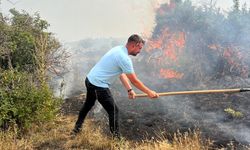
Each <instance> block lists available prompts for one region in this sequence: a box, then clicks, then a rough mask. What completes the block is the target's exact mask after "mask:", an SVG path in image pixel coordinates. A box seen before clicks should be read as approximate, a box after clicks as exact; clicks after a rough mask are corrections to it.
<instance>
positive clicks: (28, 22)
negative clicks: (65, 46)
mask: <svg viewBox="0 0 250 150" xmlns="http://www.w3.org/2000/svg"><path fill="white" fill-rule="evenodd" d="M10 13H11V14H12V17H11V18H4V17H3V15H2V13H0V128H2V129H8V128H11V127H14V126H15V125H17V127H18V129H20V131H24V130H25V129H27V128H28V127H29V126H30V125H31V124H32V123H35V122H38V123H39V122H43V121H48V120H50V119H52V118H54V117H55V115H56V113H57V112H58V109H59V106H60V103H61V99H58V98H55V97H54V96H53V93H52V90H51V89H50V88H49V86H48V73H47V72H48V70H49V68H53V67H55V68H56V67H57V66H63V65H62V64H61V62H62V61H64V62H66V61H65V59H64V58H63V57H64V55H63V54H65V53H64V51H60V49H59V48H60V43H59V42H58V41H57V39H56V38H55V37H53V35H52V34H51V33H49V32H47V31H46V30H47V28H48V26H49V24H48V23H47V21H46V20H43V19H41V18H40V16H39V14H35V15H33V16H31V15H29V14H28V13H26V12H24V11H23V12H19V11H17V10H15V9H11V10H10ZM53 69H54V68H53Z"/></svg>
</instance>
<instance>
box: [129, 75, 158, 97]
mask: <svg viewBox="0 0 250 150" xmlns="http://www.w3.org/2000/svg"><path fill="white" fill-rule="evenodd" d="M126 77H127V78H128V79H129V80H130V82H131V83H132V84H133V85H134V86H135V87H136V88H138V89H139V90H141V91H142V92H144V93H146V94H147V95H148V97H150V98H158V97H159V95H158V94H157V93H156V92H155V91H153V90H150V89H149V88H148V87H146V86H145V85H144V84H143V83H142V82H141V81H140V80H139V79H138V78H137V76H136V74H135V73H131V74H126Z"/></svg>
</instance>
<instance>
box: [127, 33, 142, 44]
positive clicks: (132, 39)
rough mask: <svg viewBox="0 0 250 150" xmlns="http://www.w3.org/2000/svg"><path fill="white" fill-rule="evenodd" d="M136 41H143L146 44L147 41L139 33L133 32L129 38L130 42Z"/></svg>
mask: <svg viewBox="0 0 250 150" xmlns="http://www.w3.org/2000/svg"><path fill="white" fill-rule="evenodd" d="M130 42H135V43H143V44H145V41H144V40H143V39H142V38H141V37H140V36H139V35H137V34H133V35H131V36H130V37H129V38H128V43H130Z"/></svg>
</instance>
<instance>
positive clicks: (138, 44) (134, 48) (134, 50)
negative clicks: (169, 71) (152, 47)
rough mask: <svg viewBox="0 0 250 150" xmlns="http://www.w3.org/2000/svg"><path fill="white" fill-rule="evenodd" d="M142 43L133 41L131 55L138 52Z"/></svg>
mask: <svg viewBox="0 0 250 150" xmlns="http://www.w3.org/2000/svg"><path fill="white" fill-rule="evenodd" d="M143 45H144V44H143V43H134V44H133V50H132V52H131V55H133V56H136V55H137V54H138V53H140V52H141V49H142V47H143Z"/></svg>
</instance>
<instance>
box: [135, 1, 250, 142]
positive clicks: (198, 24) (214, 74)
mask: <svg viewBox="0 0 250 150" xmlns="http://www.w3.org/2000/svg"><path fill="white" fill-rule="evenodd" d="M249 18H250V10H249V9H247V8H242V9H240V10H238V11H237V10H231V11H230V12H228V14H224V13H222V12H221V11H220V9H219V8H216V7H214V6H200V7H194V6H193V5H192V3H191V2H190V1H183V2H182V1H174V0H172V1H171V2H170V3H169V4H163V5H161V7H160V8H159V9H158V10H157V16H156V26H155V29H154V31H153V34H152V37H151V38H149V39H148V42H147V47H146V49H145V51H146V53H144V54H143V55H141V57H142V58H140V59H137V61H136V65H135V66H142V65H143V64H144V65H147V67H145V68H140V69H139V70H140V71H139V72H138V73H139V76H140V77H141V78H142V80H143V81H145V82H146V83H150V85H149V86H150V87H151V88H153V89H156V90H157V91H159V92H166V91H180V90H198V89H201V90H202V89H203V90H205V89H220V88H240V87H249V85H250V82H249V81H250V80H249V67H250V61H249V54H250V53H249V47H250V45H249V44H250V38H249V36H247V35H249V34H250V28H249V23H250V19H249ZM149 68H150V69H149ZM248 97H249V94H248V93H244V94H242V93H239V94H231V95H228V94H212V95H211V94H210V95H191V96H172V97H162V98H161V100H160V101H161V103H162V105H161V107H160V108H159V109H158V111H160V112H165V114H164V115H163V116H162V117H165V118H168V119H169V118H170V119H172V120H175V122H176V123H177V124H179V125H183V124H184V126H187V128H189V127H190V128H191V127H192V126H195V127H198V128H200V129H201V130H202V131H204V135H205V136H206V137H211V138H212V139H216V140H217V142H219V143H220V142H221V141H224V140H227V141H230V140H234V141H237V142H242V143H248V144H249V143H250V140H249V136H248V134H246V133H249V130H250V126H249V123H248V122H249V120H250V118H249V105H250V101H249V99H248ZM226 108H232V109H233V110H236V111H238V112H240V113H242V114H243V115H244V117H242V118H237V117H232V116H230V114H228V113H226V112H225V111H224V110H225V109H226Z"/></svg>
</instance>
